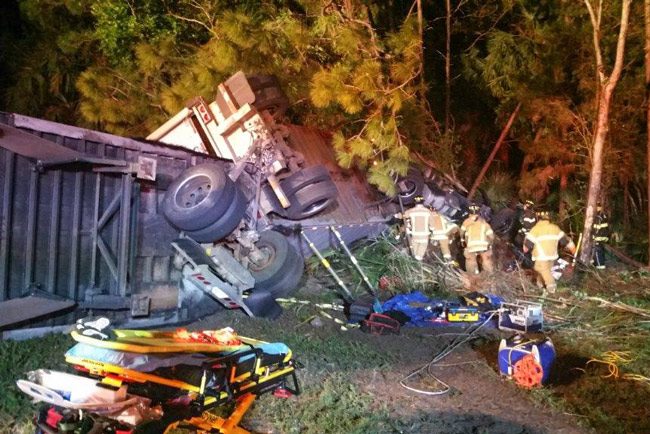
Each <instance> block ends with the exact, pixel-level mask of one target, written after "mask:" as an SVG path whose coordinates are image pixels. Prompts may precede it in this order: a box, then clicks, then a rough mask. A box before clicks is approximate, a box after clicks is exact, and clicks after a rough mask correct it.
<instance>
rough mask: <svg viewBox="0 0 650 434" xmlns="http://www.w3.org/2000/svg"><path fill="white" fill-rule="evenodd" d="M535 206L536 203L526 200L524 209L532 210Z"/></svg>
mask: <svg viewBox="0 0 650 434" xmlns="http://www.w3.org/2000/svg"><path fill="white" fill-rule="evenodd" d="M534 206H535V202H533V201H532V200H530V199H526V200H525V201H524V208H532V207H534Z"/></svg>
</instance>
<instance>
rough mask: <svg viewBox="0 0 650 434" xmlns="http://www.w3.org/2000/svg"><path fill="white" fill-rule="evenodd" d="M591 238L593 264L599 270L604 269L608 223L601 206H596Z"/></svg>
mask: <svg viewBox="0 0 650 434" xmlns="http://www.w3.org/2000/svg"><path fill="white" fill-rule="evenodd" d="M591 238H592V240H593V241H594V247H593V249H594V253H593V262H594V265H595V266H596V268H598V269H599V270H604V269H605V246H604V244H605V243H606V242H608V241H609V221H608V218H607V214H605V212H604V211H603V206H602V204H600V203H599V204H598V205H597V206H596V215H595V217H594V224H593V226H592V231H591Z"/></svg>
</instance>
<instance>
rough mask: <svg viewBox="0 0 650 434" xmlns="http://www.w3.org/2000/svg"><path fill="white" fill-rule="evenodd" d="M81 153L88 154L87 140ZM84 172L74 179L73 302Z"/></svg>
mask: <svg viewBox="0 0 650 434" xmlns="http://www.w3.org/2000/svg"><path fill="white" fill-rule="evenodd" d="M79 151H80V152H83V153H84V154H85V153H86V140H82V141H81V144H80V146H79ZM83 176H84V174H83V172H81V171H78V172H77V173H75V178H74V197H73V201H74V203H73V205H72V206H73V209H72V221H71V222H70V224H71V225H72V240H71V246H70V269H69V275H70V278H69V280H68V297H69V298H70V299H72V300H76V299H77V296H78V294H77V279H78V274H79V263H78V262H79V238H80V230H81V229H80V228H81V209H82V203H81V200H82V198H83V194H82V191H83V190H82V188H81V187H82V181H83Z"/></svg>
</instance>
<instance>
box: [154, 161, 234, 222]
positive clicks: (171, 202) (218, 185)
mask: <svg viewBox="0 0 650 434" xmlns="http://www.w3.org/2000/svg"><path fill="white" fill-rule="evenodd" d="M234 197H235V184H234V182H233V181H232V180H231V179H230V178H228V176H227V175H226V172H225V170H224V168H223V167H222V166H221V165H219V164H216V163H206V164H199V165H196V166H193V167H190V168H189V169H187V170H185V171H184V172H183V173H181V175H180V176H179V177H178V178H176V179H175V180H174V181H173V182H172V183H171V185H170V186H169V188H168V190H167V192H166V193H165V197H164V198H163V203H162V211H163V214H164V215H165V217H166V218H167V220H168V221H169V222H170V223H171V224H172V225H174V226H176V227H177V228H178V229H181V230H184V231H196V230H199V229H203V228H205V227H207V226H209V225H211V224H213V223H214V222H215V221H217V220H219V219H220V218H221V217H222V216H223V215H224V214H225V213H226V212H227V211H228V207H229V205H230V203H231V202H232V200H233V198H234Z"/></svg>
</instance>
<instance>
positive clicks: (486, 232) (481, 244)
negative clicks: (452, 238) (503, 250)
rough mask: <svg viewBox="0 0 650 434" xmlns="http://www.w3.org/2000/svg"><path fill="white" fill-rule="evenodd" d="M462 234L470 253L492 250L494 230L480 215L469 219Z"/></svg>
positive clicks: (463, 227)
mask: <svg viewBox="0 0 650 434" xmlns="http://www.w3.org/2000/svg"><path fill="white" fill-rule="evenodd" d="M460 232H461V235H462V236H464V237H465V243H466V247H465V251H467V252H470V253H478V252H485V251H486V250H488V249H489V248H490V243H491V242H492V240H493V239H494V232H493V231H492V228H491V227H490V225H489V224H487V222H486V221H485V220H483V219H482V218H481V217H480V216H478V215H471V216H469V217H467V219H465V221H464V222H463V225H462V226H461V228H460Z"/></svg>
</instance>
